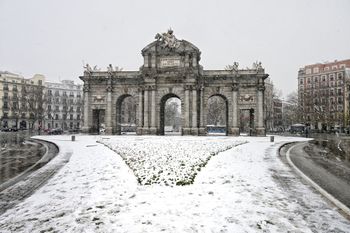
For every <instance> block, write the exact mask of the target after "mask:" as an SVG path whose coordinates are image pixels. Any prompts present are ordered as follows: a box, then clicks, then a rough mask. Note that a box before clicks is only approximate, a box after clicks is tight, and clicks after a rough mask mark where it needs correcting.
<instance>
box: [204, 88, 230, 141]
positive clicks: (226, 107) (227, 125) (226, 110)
mask: <svg viewBox="0 0 350 233" xmlns="http://www.w3.org/2000/svg"><path fill="white" fill-rule="evenodd" d="M213 97H220V98H221V99H222V100H223V102H224V104H225V106H224V111H225V113H224V119H225V135H226V136H227V135H228V133H229V124H230V120H229V100H228V98H227V97H226V96H225V95H223V94H221V93H214V94H210V95H209V96H208V98H206V104H205V105H206V112H205V113H204V114H206V115H208V113H209V100H210V99H211V98H213ZM207 118H208V117H206V124H208V119H207ZM207 130H208V128H207Z"/></svg>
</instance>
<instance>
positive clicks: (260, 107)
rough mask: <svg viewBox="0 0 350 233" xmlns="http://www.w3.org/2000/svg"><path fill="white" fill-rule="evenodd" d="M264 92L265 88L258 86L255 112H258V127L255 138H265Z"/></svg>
mask: <svg viewBox="0 0 350 233" xmlns="http://www.w3.org/2000/svg"><path fill="white" fill-rule="evenodd" d="M264 91H265V86H263V85H259V86H258V93H257V97H258V98H257V105H258V106H257V110H258V113H257V115H258V125H257V127H256V134H257V136H265V135H266V132H265V126H264Z"/></svg>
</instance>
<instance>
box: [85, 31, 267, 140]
mask: <svg viewBox="0 0 350 233" xmlns="http://www.w3.org/2000/svg"><path fill="white" fill-rule="evenodd" d="M156 39H157V40H156V41H154V42H153V43H151V44H149V45H147V46H146V47H145V48H144V49H143V50H142V51H141V53H142V56H143V58H144V64H143V65H142V66H141V68H140V70H139V71H120V70H113V68H112V67H111V65H110V66H109V67H108V70H107V71H100V70H96V69H94V70H92V69H91V68H90V67H89V66H88V65H87V67H86V70H85V72H84V75H83V76H81V77H80V79H81V80H83V82H84V88H83V91H84V104H85V105H84V126H83V131H85V132H93V131H96V128H98V127H99V126H98V125H97V124H99V123H101V122H100V121H101V119H103V121H104V122H103V123H104V124H105V126H106V133H107V134H120V133H121V129H120V124H121V123H120V119H121V112H120V111H121V110H120V107H121V104H122V102H123V100H124V99H125V98H126V97H128V96H131V97H132V98H135V101H136V103H137V120H136V124H137V134H140V135H145V134H153V135H163V134H164V107H165V103H166V101H167V100H168V99H169V98H172V97H176V98H179V99H180V100H181V114H182V134H183V135H206V134H207V131H206V125H207V119H206V118H207V112H208V109H207V103H208V99H209V98H210V97H212V96H220V97H222V98H223V99H224V100H225V103H226V110H227V113H226V116H227V117H226V118H227V119H226V133H227V134H228V135H239V133H240V124H241V121H240V119H241V118H240V116H241V112H243V111H247V110H248V111H249V112H250V114H251V117H250V119H251V122H250V124H249V125H250V127H251V132H252V133H253V134H255V135H259V136H263V135H265V125H264V122H265V116H264V90H265V84H264V80H265V79H266V78H267V77H268V74H266V73H265V71H264V69H263V68H262V67H261V63H255V65H254V67H253V68H252V69H245V70H240V69H238V64H237V63H235V65H234V66H232V67H231V69H227V70H204V69H203V67H202V66H201V65H200V63H199V61H200V58H201V57H200V55H201V52H200V50H199V49H198V48H197V47H196V46H194V45H193V44H191V43H190V42H188V41H186V40H177V39H176V37H175V36H174V35H173V33H172V31H171V30H169V31H168V32H167V33H163V34H157V35H156ZM101 116H103V117H101Z"/></svg>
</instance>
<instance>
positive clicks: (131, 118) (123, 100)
mask: <svg viewBox="0 0 350 233" xmlns="http://www.w3.org/2000/svg"><path fill="white" fill-rule="evenodd" d="M135 133H136V101H135V99H134V98H133V97H132V96H131V95H125V96H122V97H120V98H119V100H118V102H117V134H135Z"/></svg>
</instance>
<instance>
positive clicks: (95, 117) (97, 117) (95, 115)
mask: <svg viewBox="0 0 350 233" xmlns="http://www.w3.org/2000/svg"><path fill="white" fill-rule="evenodd" d="M92 122H93V126H92V128H91V133H96V134H100V133H102V132H104V127H105V110H104V109H93V110H92ZM57 127H58V124H57V123H56V128H57ZM62 127H63V125H62ZM62 129H63V128H62Z"/></svg>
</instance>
